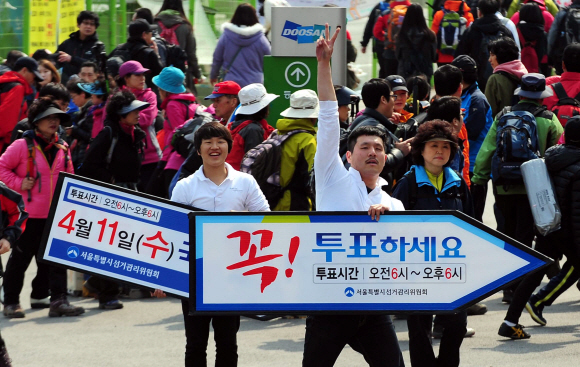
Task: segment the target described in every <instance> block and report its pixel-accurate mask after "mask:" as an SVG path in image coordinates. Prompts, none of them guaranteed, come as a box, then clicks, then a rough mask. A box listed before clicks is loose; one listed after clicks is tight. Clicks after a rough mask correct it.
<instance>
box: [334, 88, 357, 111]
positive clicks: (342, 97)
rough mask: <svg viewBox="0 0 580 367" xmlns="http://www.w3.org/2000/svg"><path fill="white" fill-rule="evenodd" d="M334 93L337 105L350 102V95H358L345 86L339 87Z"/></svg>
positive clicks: (344, 104)
mask: <svg viewBox="0 0 580 367" xmlns="http://www.w3.org/2000/svg"><path fill="white" fill-rule="evenodd" d="M335 94H336V100H337V102H338V105H339V106H346V105H347V104H351V103H352V100H351V98H350V97H351V96H356V97H358V94H356V92H355V91H353V90H352V89H350V88H347V87H341V88H340V89H338V90H336V91H335Z"/></svg>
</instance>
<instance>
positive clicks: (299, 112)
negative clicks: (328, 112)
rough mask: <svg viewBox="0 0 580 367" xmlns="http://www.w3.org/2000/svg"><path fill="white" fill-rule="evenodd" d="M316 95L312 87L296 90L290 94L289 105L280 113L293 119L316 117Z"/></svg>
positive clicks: (317, 108) (317, 109)
mask: <svg viewBox="0 0 580 367" xmlns="http://www.w3.org/2000/svg"><path fill="white" fill-rule="evenodd" d="M319 109H320V108H319V107H318V96H317V95H316V92H314V91H313V90H312V89H302V90H298V91H296V92H294V93H292V95H291V96H290V107H288V108H287V109H285V110H284V111H282V113H280V115H282V116H283V117H290V118H295V119H308V118H310V119H315V118H318V111H319Z"/></svg>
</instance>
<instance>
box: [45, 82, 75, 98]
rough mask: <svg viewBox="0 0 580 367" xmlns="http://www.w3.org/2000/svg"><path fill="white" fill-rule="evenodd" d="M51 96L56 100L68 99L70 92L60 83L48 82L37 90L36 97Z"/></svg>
mask: <svg viewBox="0 0 580 367" xmlns="http://www.w3.org/2000/svg"><path fill="white" fill-rule="evenodd" d="M44 96H53V97H54V99H55V100H57V101H66V102H69V101H70V93H69V92H68V90H67V88H66V87H65V86H64V85H62V84H60V83H48V84H47V85H45V86H44V87H42V88H40V91H38V97H44Z"/></svg>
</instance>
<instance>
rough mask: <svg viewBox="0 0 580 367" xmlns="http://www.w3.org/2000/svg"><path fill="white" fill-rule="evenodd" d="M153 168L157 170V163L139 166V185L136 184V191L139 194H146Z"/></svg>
mask: <svg viewBox="0 0 580 367" xmlns="http://www.w3.org/2000/svg"><path fill="white" fill-rule="evenodd" d="M155 168H157V162H154V163H147V164H143V165H141V169H140V170H139V176H140V178H139V184H137V190H139V192H146V189H147V185H149V181H151V176H153V172H154V171H155Z"/></svg>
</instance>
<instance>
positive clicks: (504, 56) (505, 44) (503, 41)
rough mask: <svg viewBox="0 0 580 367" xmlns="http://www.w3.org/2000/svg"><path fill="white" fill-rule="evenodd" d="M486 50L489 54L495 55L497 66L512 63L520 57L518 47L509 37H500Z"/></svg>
mask: <svg viewBox="0 0 580 367" xmlns="http://www.w3.org/2000/svg"><path fill="white" fill-rule="evenodd" d="M487 48H488V50H489V52H490V53H492V54H494V55H495V58H496V59H497V63H498V64H504V63H506V62H510V61H514V60H517V59H518V58H519V57H520V53H519V49H518V46H517V45H516V43H515V41H514V40H513V39H511V38H510V37H501V38H498V39H496V40H493V41H491V42H490V43H489V45H488V46H487Z"/></svg>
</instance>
